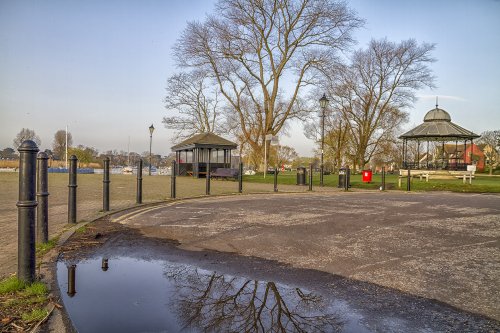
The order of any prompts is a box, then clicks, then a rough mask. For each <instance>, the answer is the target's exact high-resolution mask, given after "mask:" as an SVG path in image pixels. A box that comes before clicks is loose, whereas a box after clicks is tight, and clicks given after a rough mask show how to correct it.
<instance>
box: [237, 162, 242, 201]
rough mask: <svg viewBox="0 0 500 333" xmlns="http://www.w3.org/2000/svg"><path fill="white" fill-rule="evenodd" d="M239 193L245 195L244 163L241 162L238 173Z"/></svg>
mask: <svg viewBox="0 0 500 333" xmlns="http://www.w3.org/2000/svg"><path fill="white" fill-rule="evenodd" d="M238 192H239V193H243V163H241V162H240V172H239V173H238Z"/></svg>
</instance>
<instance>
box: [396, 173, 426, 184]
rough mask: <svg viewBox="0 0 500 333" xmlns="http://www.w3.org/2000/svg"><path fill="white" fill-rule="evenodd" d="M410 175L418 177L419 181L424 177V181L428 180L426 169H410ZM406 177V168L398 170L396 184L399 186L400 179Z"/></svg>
mask: <svg viewBox="0 0 500 333" xmlns="http://www.w3.org/2000/svg"><path fill="white" fill-rule="evenodd" d="M410 177H419V178H420V181H422V180H423V178H425V181H426V182H427V183H428V182H429V171H427V170H411V171H410ZM403 178H408V170H403V169H402V170H399V177H398V186H399V187H401V179H403Z"/></svg>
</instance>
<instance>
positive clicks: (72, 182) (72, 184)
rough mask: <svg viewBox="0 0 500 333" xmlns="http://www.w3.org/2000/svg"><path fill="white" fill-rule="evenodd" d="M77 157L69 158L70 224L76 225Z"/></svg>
mask: <svg viewBox="0 0 500 333" xmlns="http://www.w3.org/2000/svg"><path fill="white" fill-rule="evenodd" d="M77 162H78V159H77V158H76V156H75V155H71V156H70V157H69V185H68V188H69V190H68V223H76V188H77V187H78V185H77V183H76V164H77Z"/></svg>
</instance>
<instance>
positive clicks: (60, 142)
mask: <svg viewBox="0 0 500 333" xmlns="http://www.w3.org/2000/svg"><path fill="white" fill-rule="evenodd" d="M72 145H73V136H72V135H71V133H69V132H68V148H69V147H71V146H72ZM52 151H53V153H54V155H55V156H56V157H57V158H58V159H62V158H63V157H64V156H65V154H66V131H65V130H59V131H57V132H56V134H54V141H53V142H52Z"/></svg>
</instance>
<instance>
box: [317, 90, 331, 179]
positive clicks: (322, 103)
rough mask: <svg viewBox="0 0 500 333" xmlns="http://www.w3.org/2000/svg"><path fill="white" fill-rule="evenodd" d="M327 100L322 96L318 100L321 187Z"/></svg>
mask: <svg viewBox="0 0 500 333" xmlns="http://www.w3.org/2000/svg"><path fill="white" fill-rule="evenodd" d="M328 102H329V101H328V98H326V95H325V94H323V97H321V98H320V99H319V106H320V107H321V166H320V169H321V170H320V172H321V173H320V175H319V186H323V173H324V164H323V153H324V146H325V109H326V106H327V105H328Z"/></svg>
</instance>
